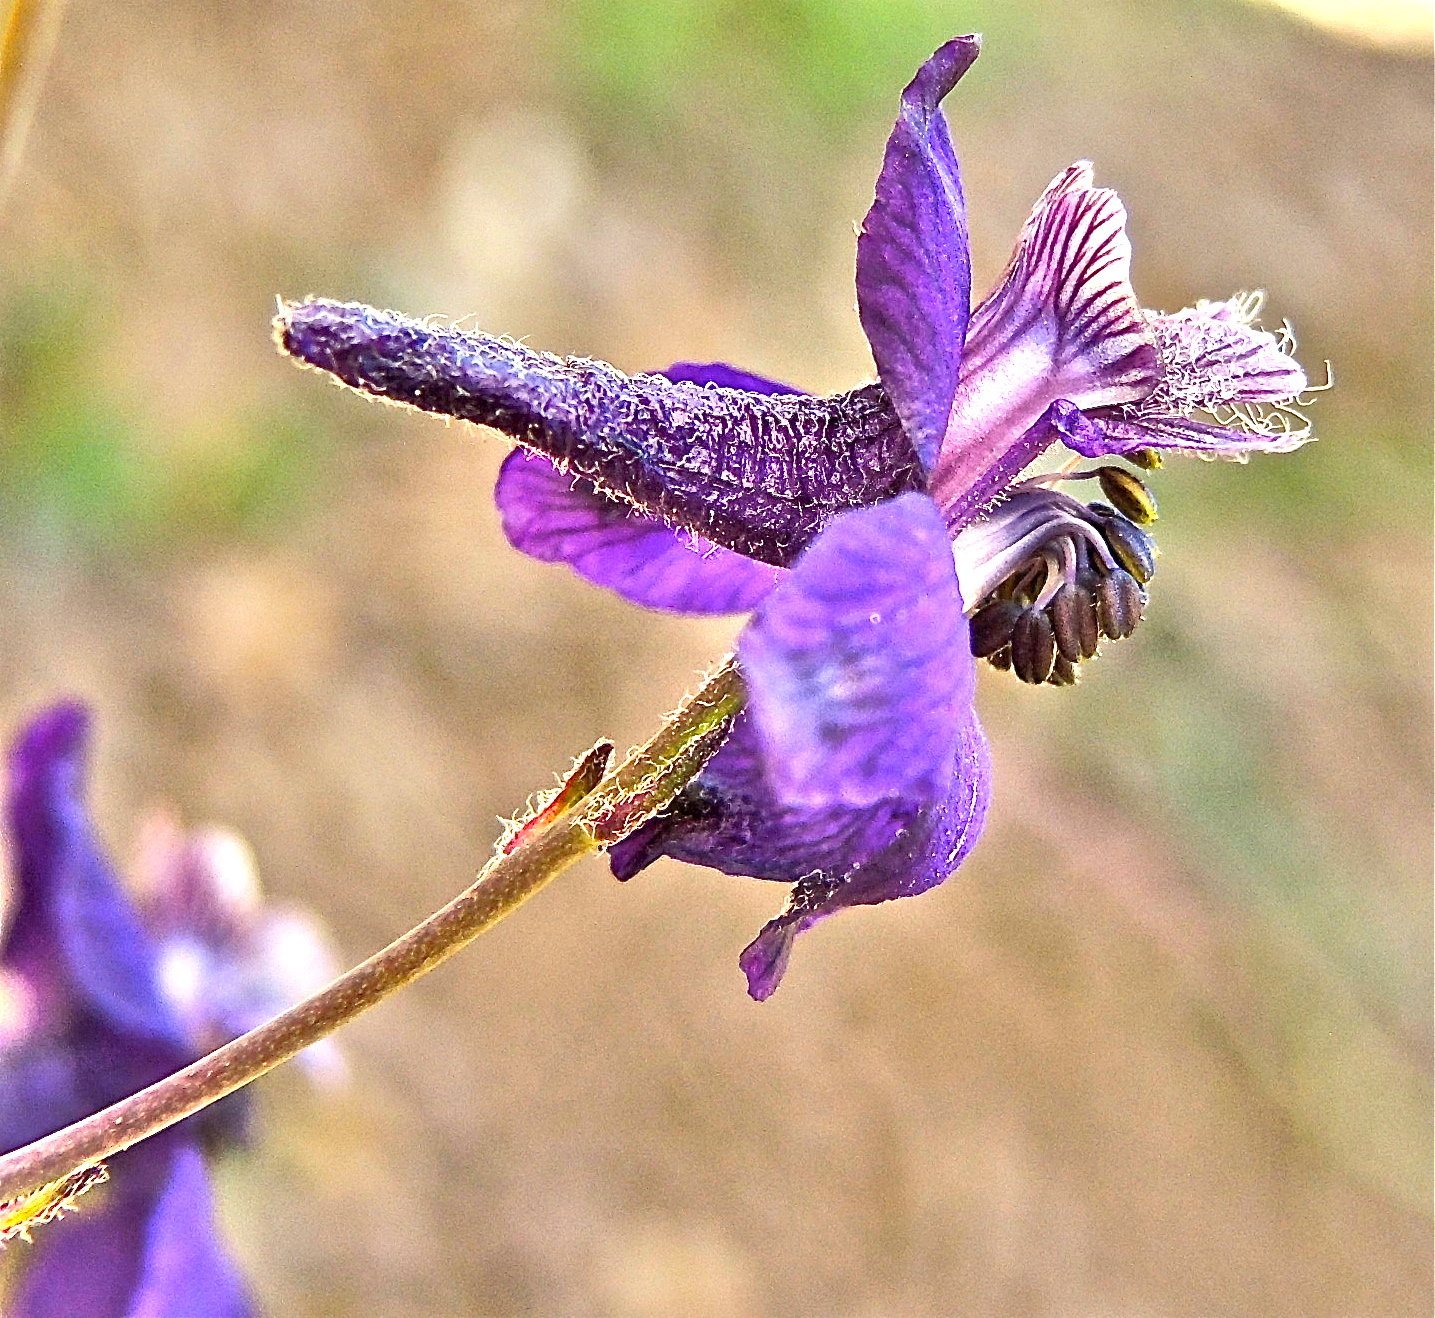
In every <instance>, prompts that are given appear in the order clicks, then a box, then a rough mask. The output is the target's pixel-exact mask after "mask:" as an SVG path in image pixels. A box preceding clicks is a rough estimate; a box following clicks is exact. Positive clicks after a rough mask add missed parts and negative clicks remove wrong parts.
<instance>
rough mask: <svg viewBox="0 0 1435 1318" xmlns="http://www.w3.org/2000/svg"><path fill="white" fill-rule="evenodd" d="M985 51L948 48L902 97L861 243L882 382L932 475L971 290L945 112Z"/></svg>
mask: <svg viewBox="0 0 1435 1318" xmlns="http://www.w3.org/2000/svg"><path fill="white" fill-rule="evenodd" d="M980 49H981V38H980V37H976V36H967V37H958V38H956V40H954V41H949V42H947V44H946V45H944V46H942V47H941V48H940V49H939V50H938V51H937V52H936V53H935V54H934V55H933V56H932V57H931V58H930V59H929V60H927V62H926V63H925V64H923V65H922V67H921V68H920V69H918V71H917V76H916V77H915V78H913V79H912V81H911V82H910V83H909V84H908V85H907V87H906V89H905V90H904V91H903V92H902V108H901V111H900V113H899V114H898V116H897V122H896V125H895V126H894V127H893V129H892V134H891V136H890V137H889V138H888V139H887V152H886V155H885V156H884V158H883V161H882V172H881V174H880V175H879V176H878V178H877V189H876V196H875V199H874V200H873V203H872V208H871V209H870V210H869V211H868V212H867V217H866V219H865V220H864V221H863V223H862V230H861V233H860V234H859V235H858V238H857V313H858V316H859V317H860V319H861V321H862V328H863V329H864V330H865V331H866V334H867V338H868V341H869V342H870V343H871V345H872V356H873V359H874V360H875V361H876V363H877V376H878V378H879V379H880V380H881V381H882V384H883V386H884V387H885V388H886V390H887V393H888V394H889V395H890V396H891V399H892V403H893V406H894V407H895V408H896V409H897V415H898V416H899V417H901V419H902V428H903V429H904V430H905V431H906V433H907V438H908V439H909V440H910V441H911V443H912V447H913V448H914V449H915V450H916V451H917V456H918V457H919V458H920V459H921V460H922V465H923V466H924V467H925V468H926V469H927V470H928V471H930V470H931V469H932V467H933V465H934V464H935V463H936V460H937V454H938V451H939V450H940V448H941V444H942V437H943V435H944V434H945V433H946V429H947V420H948V417H949V416H950V414H951V410H952V400H953V398H954V397H955V396H956V392H957V378H958V375H959V373H960V371H961V365H962V344H963V342H964V340H965V339H966V333H967V320H968V317H969V315H970V313H971V291H972V266H971V256H970V252H969V250H968V246H967V216H966V205H965V203H964V201H963V199H962V181H961V174H960V172H959V170H958V167H957V155H956V152H955V150H954V149H953V147H952V138H951V133H950V132H949V131H948V128H947V121H946V119H945V118H944V117H943V115H942V112H941V110H940V109H939V108H938V107H939V106H940V103H941V100H942V98H943V97H944V96H946V95H947V93H948V92H950V91H951V90H952V88H953V87H955V86H956V85H957V82H958V81H959V80H960V78H961V77H962V75H963V74H964V73H965V72H966V71H967V70H968V69H969V68H970V67H971V66H972V63H973V61H975V59H976V57H977V54H978V52H979V51H980Z"/></svg>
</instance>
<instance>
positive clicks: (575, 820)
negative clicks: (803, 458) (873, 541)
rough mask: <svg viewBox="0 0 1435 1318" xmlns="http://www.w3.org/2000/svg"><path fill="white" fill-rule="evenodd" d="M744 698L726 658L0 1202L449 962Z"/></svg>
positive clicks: (611, 828)
mask: <svg viewBox="0 0 1435 1318" xmlns="http://www.w3.org/2000/svg"><path fill="white" fill-rule="evenodd" d="M743 698H744V692H743V685H742V679H741V677H739V675H738V672H737V669H736V667H735V665H734V664H733V662H732V661H731V660H729V661H728V662H727V663H725V664H724V665H723V666H722V667H721V668H719V669H718V670H717V672H715V673H714V674H713V675H712V676H711V677H710V678H708V680H707V681H706V682H705V683H704V684H703V686H702V688H701V689H700V690H699V691H698V692H697V694H696V695H693V696H690V697H689V698H688V699H687V700H685V701H684V702H683V704H682V706H681V707H680V708H679V709H678V711H677V712H676V713H675V714H673V715H672V717H671V718H669V719H668V721H667V722H666V724H665V725H664V726H663V728H662V730H661V731H659V732H658V734H657V735H656V736H655V737H653V738H652V739H651V740H650V741H649V742H648V743H647V744H646V745H644V746H641V747H639V748H638V749H637V750H634V751H633V752H631V753H630V754H629V755H628V757H627V759H625V760H624V761H623V763H622V764H621V765H619V766H618V768H617V769H615V770H613V771H612V772H610V773H608V774H607V775H605V776H604V777H603V778H602V780H601V781H600V782H598V784H597V786H596V787H595V788H594V790H593V791H592V792H591V794H588V795H586V796H583V797H582V798H581V799H579V800H576V801H574V802H573V804H572V806H571V807H570V808H569V809H568V810H567V811H566V812H565V813H562V814H560V815H559V816H558V817H557V818H554V819H552V820H551V822H547V823H546V824H544V825H542V826H540V827H539V828H537V829H536V830H531V831H526V832H524V833H522V834H520V835H519V837H518V838H516V839H515V841H516V842H517V845H515V846H513V848H512V849H511V850H509V851H507V852H500V853H499V854H498V855H496V856H495V857H494V858H493V859H492V860H490V861H489V863H488V864H487V865H486V866H485V867H484V868H483V870H482V872H481V873H480V874H479V876H478V878H477V879H476V880H475V881H474V883H473V885H472V886H471V887H470V888H468V889H467V890H466V891H464V892H462V893H460V894H459V896H457V897H455V898H454V899H453V901H451V902H449V904H448V905H447V906H445V907H443V909H442V910H439V911H436V912H435V913H434V914H433V915H431V916H429V918H428V919H427V920H425V921H424V922H423V923H422V924H420V925H418V926H417V927H416V928H414V929H411V930H410V931H409V932H408V933H406V934H404V935H403V937H401V938H399V939H396V940H395V941H394V942H392V943H390V944H389V945H388V946H387V947H386V948H384V949H383V951H381V952H377V953H375V954H374V955H373V956H371V957H370V958H369V959H368V960H367V961H365V962H363V964H361V965H358V966H355V967H354V969H352V970H350V971H348V972H347V973H346V974H344V975H341V976H340V977H339V978H338V979H336V980H334V982H333V983H332V984H330V985H329V986H328V987H327V988H324V989H321V990H320V991H319V992H318V993H316V994H314V995H313V996H312V997H310V998H306V999H305V1000H304V1001H303V1002H300V1003H298V1004H296V1005H295V1006H293V1007H290V1008H289V1010H288V1011H285V1012H283V1013H281V1014H280V1015H278V1016H276V1017H275V1018H274V1019H273V1020H271V1021H267V1022H266V1023H265V1024H263V1025H261V1026H259V1027H258V1028H257V1029H254V1030H250V1032H249V1033H248V1034H245V1035H242V1036H241V1037H240V1038H238V1039H235V1040H234V1041H233V1042H232V1043H227V1044H225V1045H224V1046H223V1047H222V1048H217V1049H215V1051H214V1052H212V1053H209V1054H208V1055H207V1056H205V1057H201V1058H200V1059H199V1060H198V1061H197V1062H193V1063H191V1064H190V1065H189V1066H187V1067H185V1068H184V1069H183V1070H182V1071H176V1072H175V1073H174V1074H173V1075H170V1076H167V1077H166V1078H165V1079H163V1080H159V1081H157V1082H156V1083H154V1084H152V1085H150V1087H149V1088H148V1089H143V1090H141V1091H140V1092H139V1093H137V1094H132V1095H130V1097H128V1098H125V1099H121V1100H120V1102H118V1103H115V1104H113V1105H112V1106H110V1107H107V1108H105V1109H104V1110H103V1111H102V1112H97V1113H95V1114H94V1115H93V1116H90V1117H86V1118H85V1119H84V1120H82V1121H77V1122H76V1123H75V1124H74V1125H72V1126H67V1127H65V1129H63V1130H59V1131H56V1132H55V1133H54V1134H53V1135H47V1136H45V1138H43V1139H40V1140H36V1141H35V1142H34V1143H33V1144H28V1145H26V1146H25V1147H24V1148H21V1149H16V1150H15V1151H14V1152H13V1153H7V1154H6V1155H5V1156H4V1157H0V1201H5V1200H11V1199H16V1198H19V1197H20V1196H22V1195H26V1194H29V1193H31V1192H32V1191H34V1190H36V1189H38V1188H39V1187H41V1186H43V1185H47V1184H50V1183H52V1182H55V1181H58V1180H60V1179H61V1178H62V1177H65V1176H68V1175H70V1174H71V1173H73V1172H75V1171H77V1170H79V1169H81V1168H84V1167H87V1166H90V1165H92V1164H94V1163H97V1162H99V1161H100V1160H102V1159H104V1158H108V1157H111V1156H112V1155H114V1154H116V1153H118V1152H120V1151H121V1150H122V1149H127V1148H129V1147H130V1146H131V1145H132V1144H137V1143H138V1142H139V1141H140V1140H142V1139H145V1138H146V1137H148V1136H150V1135H154V1134H157V1133H158V1132H159V1131H161V1130H164V1129H165V1127H167V1126H172V1125H173V1124H174V1123H175V1122H177V1121H182V1120H183V1119H184V1118H185V1117H188V1116H191V1115H192V1114H193V1113H195V1112H198V1111H199V1110H200V1109H201V1108H203V1107H207V1106H208V1105H209V1104H210V1103H213V1102H216V1101H217V1100H219V1099H221V1098H223V1097H224V1096H225V1095H226V1094H230V1093H233V1091H234V1090H236V1089H239V1088H241V1087H242V1086H244V1085H247V1084H248V1083H249V1082H250V1081H251V1080H257V1079H258V1078H259V1077H260V1076H262V1075H264V1074H265V1073H266V1072H267V1071H271V1070H273V1069H274V1068H275V1067H276V1066H278V1065H279V1064H280V1063H281V1062H287V1061H288V1060H289V1059H290V1058H291V1057H294V1056H295V1055H296V1054H298V1053H300V1052H302V1051H303V1050H304V1049H305V1048H307V1047H308V1046H309V1045H310V1044H312V1043H315V1042H317V1041H318V1040H320V1039H322V1038H324V1037H325V1036H326V1035H329V1034H332V1033H333V1032H334V1031H335V1030H337V1029H338V1028H339V1027H340V1026H341V1025H346V1024H348V1023H349V1022H350V1021H351V1020H353V1019H354V1018H355V1017H356V1016H358V1015H360V1014H361V1013H363V1012H365V1011H367V1010H368V1009H369V1008H370V1007H372V1006H375V1005H376V1004H377V1003H380V1002H382V1001H383V1000H384V999H385V998H387V997H388V996H389V995H390V994H391V993H394V992H397V991H398V990H399V989H401V988H403V987H404V985H406V984H409V983H411V982H412V981H413V980H415V979H417V978H418V977H419V976H420V975H423V974H426V973H427V972H428V971H430V970H432V969H433V968H434V967H435V966H436V965H438V964H439V963H440V962H441V961H445V960H447V959H448V958H449V957H451V956H452V955H453V954H454V953H455V952H457V951H458V950H459V948H461V947H464V946H465V945H466V944H468V943H470V942H472V941H473V939H475V938H477V937H478V935H479V934H481V933H483V932H484V931H485V930H488V929H491V928H492V927H493V926H494V925H495V924H497V923H498V922H499V921H500V920H502V919H503V917H504V916H506V915H508V914H509V913H510V912H512V911H514V910H516V909H517V908H518V907H519V906H520V905H522V903H523V902H525V901H527V900H528V898H529V897H531V896H533V894H534V893H536V892H537V891H538V890H539V889H540V888H542V887H544V886H545V885H546V884H547V883H548V881H549V880H550V879H553V878H556V877H557V875H559V874H560V873H562V871H563V870H565V869H567V868H568V867H569V866H570V865H572V864H573V863H574V862H575V861H577V860H580V859H581V858H582V857H584V856H586V855H588V854H589V853H591V852H594V851H597V850H598V849H599V848H601V847H603V846H606V845H608V844H609V843H612V842H616V841H618V840H619V839H620V838H622V837H624V836H626V835H627V834H628V833H630V832H632V830H633V829H635V828H637V827H638V825H640V824H641V823H643V822H644V821H645V820H647V819H650V818H652V816H653V815H655V814H657V813H658V812H659V811H660V810H662V809H663V808H664V807H665V806H666V805H667V804H668V803H669V802H670V801H671V800H672V799H673V797H674V796H675V795H676V794H677V793H678V792H679V791H680V790H681V789H682V787H683V786H684V784H686V783H687V782H688V781H689V780H690V779H691V778H692V777H693V775H694V774H696V773H697V772H698V770H699V769H701V768H702V766H703V764H704V763H705V762H706V760H707V758H708V756H709V755H711V754H712V752H713V751H714V750H716V749H717V747H718V746H719V745H721V744H722V739H723V737H724V736H725V735H726V729H727V726H728V720H729V719H731V718H732V717H733V715H735V714H736V713H737V712H738V711H739V710H740V709H741V708H742V704H743ZM589 758H591V756H590V757H589ZM587 762H588V761H587V760H585V761H584V763H585V764H586V763H587ZM581 770H582V765H580V772H581ZM566 790H567V789H566V788H565V791H566ZM540 818H541V816H540Z"/></svg>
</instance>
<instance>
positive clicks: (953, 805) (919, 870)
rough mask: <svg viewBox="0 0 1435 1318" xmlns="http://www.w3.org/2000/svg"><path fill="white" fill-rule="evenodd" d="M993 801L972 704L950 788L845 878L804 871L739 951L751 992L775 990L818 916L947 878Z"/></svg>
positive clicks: (763, 995)
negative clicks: (806, 875) (781, 905)
mask: <svg viewBox="0 0 1435 1318" xmlns="http://www.w3.org/2000/svg"><path fill="white" fill-rule="evenodd" d="M990 804H991V756H990V753H989V751H988V749H987V740H986V736H985V734H984V733H983V732H982V728H981V724H980V723H979V722H978V721H977V714H976V710H975V708H969V709H968V710H967V713H966V718H965V719H964V721H963V725H962V728H961V732H960V736H959V737H958V742H957V755H956V764H955V770H954V772H953V775H952V780H951V783H950V785H949V788H948V791H947V792H946V794H945V795H944V796H943V797H941V798H939V799H938V800H937V801H935V802H931V803H928V804H927V805H925V806H924V807H923V808H922V809H921V811H920V812H919V813H918V815H917V816H916V818H915V819H914V820H913V821H912V823H911V825H910V826H909V827H908V828H907V829H906V830H905V831H904V832H903V833H902V834H901V836H900V837H898V838H896V839H895V840H894V841H893V842H892V843H891V845H890V846H888V847H887V848H886V849H885V850H883V851H881V852H879V853H878V854H877V855H876V856H874V857H873V858H872V859H871V860H869V861H867V862H866V863H865V864H862V865H860V866H859V867H858V868H857V869H856V870H854V871H853V872H851V873H849V874H848V875H846V876H845V877H844V878H843V879H842V880H841V881H840V882H837V883H832V882H830V881H825V880H822V879H804V880H801V881H799V882H798V883H797V884H796V885H795V886H794V888H793V890H792V895H791V897H790V899H789V901H788V905H787V909H786V910H785V911H783V913H782V914H781V915H779V916H777V917H776V918H775V919H773V920H769V921H768V922H767V924H765V925H764V926H763V927H762V930H761V932H760V933H759V934H758V935H757V937H756V938H754V939H753V940H752V942H751V943H749V944H748V945H747V947H745V948H744V949H743V951H742V955H741V956H740V957H739V958H738V964H739V966H740V967H741V968H742V972H743V974H744V975H745V976H746V977H747V991H748V993H749V995H750V996H751V997H752V998H753V999H754V1000H756V1001H758V1002H763V1001H765V1000H766V999H767V998H769V997H771V996H772V994H773V993H774V992H775V991H776V989H777V986H778V984H779V983H780V982H781V981H782V977H783V975H784V973H785V972H786V970H787V963H788V960H789V959H790V957H791V955H792V945H793V943H794V942H795V941H796V938H797V935H798V934H800V933H802V932H803V931H804V930H807V929H810V928H812V926H813V925H814V924H816V923H817V922H818V921H819V920H825V919H826V918H827V917H828V916H829V915H835V914H836V913H837V912H838V911H840V910H844V909H846V908H847V907H849V906H872V905H875V904H876V903H878V902H885V901H892V900H894V899H895V898H898V897H914V896H916V895H917V894H918V893H922V892H926V891H927V889H929V888H933V887H935V886H936V885H937V884H939V883H941V882H942V881H943V880H945V879H946V878H947V877H948V876H950V875H951V874H952V873H953V872H954V871H955V870H956V869H957V867H958V866H960V865H961V863H962V862H963V861H964V860H965V859H966V858H967V856H968V854H969V853H970V852H971V850H972V848H973V847H974V846H976V844H977V839H978V838H979V837H980V836H981V832H982V826H983V824H985V822H986V816H987V809H988V807H989V806H990Z"/></svg>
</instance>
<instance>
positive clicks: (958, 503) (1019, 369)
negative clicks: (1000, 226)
mask: <svg viewBox="0 0 1435 1318" xmlns="http://www.w3.org/2000/svg"><path fill="white" fill-rule="evenodd" d="M1130 269H1131V243H1130V240H1129V239H1128V238H1127V236H1126V211H1125V208H1124V207H1123V206H1122V205H1121V202H1120V199H1119V198H1118V197H1117V196H1116V194H1115V193H1114V192H1112V191H1111V190H1110V189H1108V188H1096V187H1093V186H1092V183H1091V167H1090V165H1088V164H1087V163H1086V162H1084V161H1083V162H1078V163H1077V164H1075V165H1073V166H1071V168H1070V169H1068V170H1066V171H1065V172H1064V173H1063V174H1061V175H1060V176H1058V177H1057V179H1055V180H1054V181H1053V182H1052V184H1051V185H1050V186H1049V187H1048V188H1047V190H1046V192H1045V193H1043V194H1042V197H1041V200H1040V201H1038V202H1037V205H1036V207H1035V209H1034V210H1033V211H1032V215H1031V218H1030V219H1029V220H1028V221H1027V224H1026V227H1025V228H1024V229H1023V231H1022V235H1021V238H1020V239H1019V241H1018V243H1017V248H1016V252H1015V254H1014V255H1013V257H1012V260H1011V263H1010V264H1009V265H1008V266H1007V269H1006V272H1005V274H1004V275H1003V276H1002V279H1001V282H1000V283H999V284H998V286H997V288H996V289H995V291H994V292H992V293H991V295H990V296H988V297H987V298H986V299H985V300H984V301H983V302H982V303H981V305H980V306H978V307H977V309H976V310H975V311H974V312H973V313H972V319H971V326H970V328H969V331H968V334H967V341H966V348H965V356H964V359H963V370H962V379H961V382H960V384H959V386H958V389H957V394H956V398H955V401H954V403H953V407H952V412H951V416H950V418H949V420H948V424H947V430H946V434H945V437H944V439H943V442H942V451H941V456H940V457H939V458H938V460H937V465H936V469H935V471H934V472H933V476H932V484H931V491H932V497H933V498H935V499H936V500H937V502H938V503H939V504H940V505H941V507H942V509H943V511H944V512H945V513H946V515H947V520H948V522H949V524H951V525H952V527H953V528H958V527H960V526H962V525H964V524H965V523H966V522H967V521H969V520H970V519H971V517H973V516H974V515H976V513H978V512H979V511H980V510H981V509H982V508H983V507H984V506H985V505H986V504H987V503H989V502H990V501H991V499H992V498H993V497H994V496H995V495H996V494H997V493H999V492H1000V490H1001V489H1002V488H1003V487H1004V486H1005V485H1006V484H1007V483H1009V482H1010V481H1011V480H1012V479H1013V478H1014V477H1015V476H1016V475H1017V473H1018V472H1020V471H1021V470H1022V468H1024V467H1025V466H1026V465H1027V464H1028V463H1030V462H1031V461H1032V460H1033V459H1034V458H1035V457H1037V455H1038V454H1039V453H1040V451H1041V446H1040V444H1038V443H1037V442H1036V441H1037V438H1038V437H1039V436H1041V435H1042V434H1044V431H1043V430H1042V429H1041V428H1038V427H1035V426H1034V424H1033V423H1034V422H1036V420H1037V419H1038V418H1039V417H1040V416H1041V414H1042V413H1043V412H1045V411H1046V409H1047V408H1048V407H1049V406H1050V405H1051V403H1052V402H1053V401H1055V400H1056V399H1069V400H1070V401H1071V402H1073V403H1074V404H1076V406H1078V407H1082V408H1090V407H1104V406H1112V405H1115V404H1121V403H1128V402H1133V401H1136V400H1138V399H1140V398H1143V397H1145V396H1146V395H1147V394H1149V393H1150V392H1151V391H1152V390H1153V389H1154V388H1155V387H1156V384H1157V383H1158V381H1159V379H1160V376H1161V362H1160V356H1159V354H1158V352H1157V349H1156V344H1155V336H1154V333H1153V331H1152V329H1151V326H1150V325H1149V323H1148V321H1147V319H1146V316H1145V314H1144V313H1143V312H1142V310H1141V307H1140V304H1139V303H1138V302H1137V301H1136V297H1135V294H1134V292H1133V291H1132V288H1131V282H1130Z"/></svg>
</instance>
